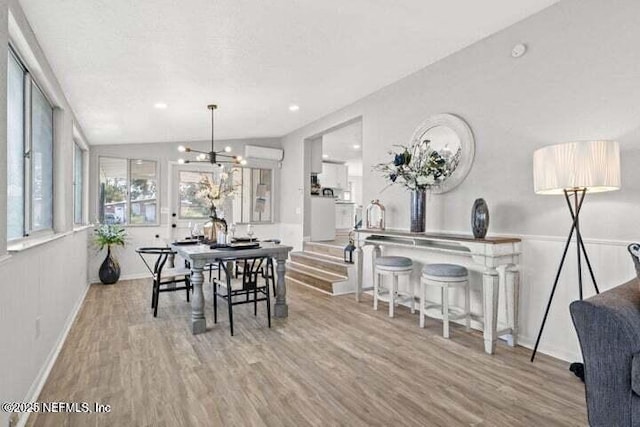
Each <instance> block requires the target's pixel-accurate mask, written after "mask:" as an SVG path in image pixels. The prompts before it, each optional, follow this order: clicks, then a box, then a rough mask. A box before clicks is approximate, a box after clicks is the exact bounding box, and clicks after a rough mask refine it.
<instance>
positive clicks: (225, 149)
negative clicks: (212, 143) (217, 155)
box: [224, 145, 231, 153]
mask: <svg viewBox="0 0 640 427" xmlns="http://www.w3.org/2000/svg"><path fill="white" fill-rule="evenodd" d="M224 152H225V153H230V152H231V147H229V146H228V145H227V146H226V147H224Z"/></svg>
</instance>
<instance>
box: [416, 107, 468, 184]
mask: <svg viewBox="0 0 640 427" xmlns="http://www.w3.org/2000/svg"><path fill="white" fill-rule="evenodd" d="M416 141H419V142H423V141H429V142H428V144H427V145H425V147H427V149H428V150H429V151H435V152H437V153H438V154H439V155H440V156H441V157H442V158H443V159H444V160H445V161H446V162H447V164H448V165H449V172H450V175H449V176H448V177H447V178H446V179H445V180H444V181H442V183H441V184H439V185H437V186H434V187H433V188H432V190H431V191H432V192H433V193H434V194H441V193H446V192H447V191H451V190H453V189H454V188H455V187H457V186H458V185H459V184H460V183H461V182H462V181H463V180H464V179H465V177H466V176H467V174H468V173H469V171H470V170H471V165H472V163H473V157H474V155H475V141H474V138H473V133H472V132H471V128H470V127H469V125H467V123H466V122H465V121H464V120H462V119H461V118H460V117H457V116H454V115H453V114H437V115H435V116H431V117H429V118H428V119H427V120H426V121H425V122H424V123H422V125H420V127H418V129H416V131H415V132H414V133H413V136H412V137H411V142H412V143H413V142H416Z"/></svg>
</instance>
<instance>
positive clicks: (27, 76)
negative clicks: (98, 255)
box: [5, 43, 57, 244]
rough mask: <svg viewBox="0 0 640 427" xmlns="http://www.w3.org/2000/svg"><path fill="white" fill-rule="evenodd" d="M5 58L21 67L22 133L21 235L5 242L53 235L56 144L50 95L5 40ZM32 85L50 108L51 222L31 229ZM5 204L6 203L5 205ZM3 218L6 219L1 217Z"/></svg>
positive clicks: (15, 50) (53, 105)
mask: <svg viewBox="0 0 640 427" xmlns="http://www.w3.org/2000/svg"><path fill="white" fill-rule="evenodd" d="M7 51H8V52H7V55H8V56H7V60H9V56H12V57H13V59H14V60H15V61H16V63H17V64H18V65H19V66H20V67H21V68H22V70H23V86H22V89H23V104H22V109H23V117H22V119H23V122H22V126H23V134H22V139H23V141H22V143H23V144H22V156H23V163H22V173H23V189H22V190H23V191H22V197H23V198H22V208H23V224H22V235H21V236H19V237H14V238H9V237H8V236H7V243H9V244H16V243H20V242H21V241H24V240H25V239H29V238H38V237H43V236H49V235H53V234H54V233H55V221H56V217H55V203H54V202H55V184H54V181H55V176H56V175H55V174H56V169H57V166H56V164H55V147H56V131H57V129H56V126H55V110H56V108H57V107H56V105H55V103H54V102H52V101H51V97H50V96H49V95H48V94H47V92H46V91H45V90H44V89H43V88H42V86H41V85H40V84H38V82H37V80H36V79H34V78H33V75H32V73H31V72H30V71H29V68H28V67H27V65H25V64H26V62H25V61H24V60H23V59H22V57H21V55H20V53H19V52H18V50H17V49H15V48H14V46H13V45H12V44H11V43H9V45H8V49H7ZM33 86H35V87H36V88H37V89H38V90H39V92H40V93H41V94H42V96H43V98H44V99H45V101H46V102H47V104H48V105H49V106H50V107H51V176H50V177H49V178H50V182H51V197H52V203H51V225H50V226H49V227H44V228H39V229H34V228H33V212H32V206H33V193H34V191H33V184H34V182H33V173H32V168H33V161H32V155H31V154H32V152H33V138H32V136H33V132H32V129H33V126H32V119H33V90H32V88H33ZM7 207H8V205H7ZM5 221H6V218H5Z"/></svg>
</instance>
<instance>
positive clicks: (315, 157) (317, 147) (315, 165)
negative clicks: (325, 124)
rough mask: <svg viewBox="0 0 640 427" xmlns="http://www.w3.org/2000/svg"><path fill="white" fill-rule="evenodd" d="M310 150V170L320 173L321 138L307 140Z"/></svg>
mask: <svg viewBox="0 0 640 427" xmlns="http://www.w3.org/2000/svg"><path fill="white" fill-rule="evenodd" d="M309 144H310V152H311V172H312V173H322V138H317V139H314V140H313V141H310V142H309Z"/></svg>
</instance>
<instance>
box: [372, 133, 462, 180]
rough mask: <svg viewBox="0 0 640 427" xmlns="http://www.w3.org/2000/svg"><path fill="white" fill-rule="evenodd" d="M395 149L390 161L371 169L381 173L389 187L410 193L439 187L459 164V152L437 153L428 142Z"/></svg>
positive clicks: (441, 151) (424, 141)
mask: <svg viewBox="0 0 640 427" xmlns="http://www.w3.org/2000/svg"><path fill="white" fill-rule="evenodd" d="M398 147H400V149H401V150H400V152H394V151H389V154H390V155H392V156H393V161H391V162H389V163H380V164H378V165H376V166H374V170H377V171H378V172H381V173H382V175H383V176H385V177H386V178H388V179H389V180H390V181H391V184H401V185H403V186H404V187H405V188H407V189H409V190H412V191H414V190H418V191H424V190H428V189H430V188H433V187H436V186H438V185H440V184H441V183H442V182H443V181H444V180H445V179H446V178H447V177H449V176H450V175H451V174H452V173H453V171H454V170H455V169H456V168H457V167H458V163H459V162H460V152H461V150H460V149H458V151H457V152H456V153H453V152H451V151H450V150H449V149H448V148H447V147H445V148H444V149H442V150H440V151H436V150H434V149H433V148H432V147H431V141H429V140H428V139H425V140H423V141H415V142H414V143H413V144H412V145H410V146H405V145H398Z"/></svg>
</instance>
